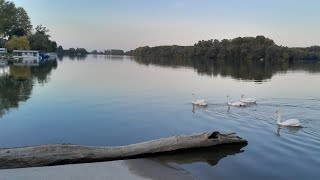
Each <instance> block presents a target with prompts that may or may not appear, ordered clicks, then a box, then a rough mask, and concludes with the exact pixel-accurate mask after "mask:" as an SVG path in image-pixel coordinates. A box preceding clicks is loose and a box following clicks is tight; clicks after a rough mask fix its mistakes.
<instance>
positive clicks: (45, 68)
mask: <svg viewBox="0 0 320 180" xmlns="http://www.w3.org/2000/svg"><path fill="white" fill-rule="evenodd" d="M56 68H57V61H48V62H46V63H44V64H42V65H40V66H38V67H26V66H10V67H9V70H8V72H7V73H2V74H0V117H2V116H3V115H4V114H5V113H6V112H7V111H9V110H10V109H12V108H18V107H19V103H20V102H26V101H27V100H28V99H29V98H30V96H31V94H32V89H33V85H34V84H35V83H41V84H44V83H47V82H48V79H49V76H50V74H51V71H52V70H53V69H56Z"/></svg>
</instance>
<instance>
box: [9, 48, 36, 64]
mask: <svg viewBox="0 0 320 180" xmlns="http://www.w3.org/2000/svg"><path fill="white" fill-rule="evenodd" d="M12 56H13V59H14V60H13V65H22V66H23V65H29V66H38V65H39V63H40V61H41V60H42V58H41V56H40V55H39V52H38V51H30V50H14V51H13V52H12Z"/></svg>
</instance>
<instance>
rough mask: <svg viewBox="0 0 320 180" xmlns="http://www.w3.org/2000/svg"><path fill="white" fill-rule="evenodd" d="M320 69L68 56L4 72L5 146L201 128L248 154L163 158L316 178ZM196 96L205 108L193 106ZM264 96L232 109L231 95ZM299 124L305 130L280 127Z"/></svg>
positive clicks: (0, 94) (201, 171) (124, 138)
mask: <svg viewBox="0 0 320 180" xmlns="http://www.w3.org/2000/svg"><path fill="white" fill-rule="evenodd" d="M319 92H320V63H318V62H309V63H307V62H297V63H287V62H281V63H278V64H272V63H266V62H260V63H259V62H255V63H248V62H247V63H245V62H242V63H239V64H228V63H227V62H208V61H204V60H201V59H199V60H196V59H165V58H164V59H157V58H147V59H140V58H132V57H116V56H114V57H110V56H91V55H89V56H86V57H73V58H72V57H63V58H62V59H59V60H58V61H52V62H49V63H46V64H44V65H41V66H39V67H15V66H7V67H0V98H1V100H0V147H1V148H5V147H17V146H26V145H36V144H54V143H72V144H82V145H93V146H116V145H126V144H131V143H137V142H142V141H146V140H151V139H155V138H160V137H167V136H171V135H177V134H185V133H195V132H204V131H215V130H219V131H228V132H236V133H237V134H238V135H239V136H241V137H243V138H245V139H247V140H248V142H249V144H248V145H247V146H245V147H237V146H236V147H223V148H222V149H221V148H220V149H219V148H218V149H211V150H208V151H199V152H195V153H194V152H193V153H192V152H190V153H186V154H182V155H181V154H180V155H171V156H162V157H158V158H157V159H158V160H159V161H162V162H165V163H168V164H174V165H177V166H179V167H181V168H183V169H185V170H186V171H188V172H190V173H191V174H192V175H193V176H194V177H196V178H198V179H213V177H214V178H217V179H235V178H236V179H238V178H239V177H241V178H242V179H253V178H258V177H259V178H261V177H262V178H266V179H270V178H273V179H289V178H290V179H302V178H304V179H315V178H316V177H319V176H320V174H319V168H320V158H319V157H320V119H319V117H320V93H319ZM192 93H196V94H197V95H198V97H200V96H201V97H202V98H205V99H206V100H207V101H208V103H209V106H208V107H207V108H193V106H192V105H191V100H192V96H191V94H192ZM241 94H245V95H247V96H248V97H254V98H257V99H258V103H257V105H253V106H250V107H246V108H231V109H230V110H229V111H228V107H227V105H226V102H227V101H228V99H227V98H226V96H227V95H230V96H231V97H232V99H235V100H237V99H239V98H240V96H241ZM277 109H280V110H281V112H282V117H283V119H288V118H298V119H300V120H301V122H302V123H303V128H279V127H278V126H277V125H276V115H275V111H276V110H277Z"/></svg>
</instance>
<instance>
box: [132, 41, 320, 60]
mask: <svg viewBox="0 0 320 180" xmlns="http://www.w3.org/2000/svg"><path fill="white" fill-rule="evenodd" d="M126 55H131V56H138V57H150V56H152V57H184V58H195V57H197V58H200V57H201V58H202V57H204V58H206V59H218V60H229V61H239V60H243V61H256V60H259V61H265V60H266V61H278V60H281V61H294V60H320V46H312V47H307V48H289V47H284V46H279V45H276V44H275V43H274V41H273V40H271V39H269V38H266V37H264V36H257V37H238V38H235V39H230V40H229V39H223V40H221V41H219V40H217V39H215V40H213V39H211V40H207V41H205V40H202V41H199V42H197V43H195V44H194V45H193V46H177V45H173V46H157V47H149V46H145V47H139V48H137V49H135V50H131V51H129V52H127V53H126Z"/></svg>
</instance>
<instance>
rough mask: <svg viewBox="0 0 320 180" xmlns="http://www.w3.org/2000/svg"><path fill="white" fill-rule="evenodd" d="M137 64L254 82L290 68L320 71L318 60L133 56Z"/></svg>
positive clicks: (313, 71) (312, 71) (311, 71)
mask: <svg viewBox="0 0 320 180" xmlns="http://www.w3.org/2000/svg"><path fill="white" fill-rule="evenodd" d="M134 60H135V61H136V62H137V63H139V64H144V65H156V66H165V67H172V68H179V67H192V68H194V69H195V70H196V71H197V73H198V74H200V75H208V76H218V75H220V76H222V77H232V78H234V79H239V80H240V79H241V80H253V81H256V82H259V81H264V80H267V79H270V78H271V77H272V76H273V75H274V74H276V73H278V72H286V71H291V70H303V71H307V72H310V73H315V72H320V63H319V62H316V61H314V62H310V61H309V62H305V61H297V62H288V61H284V62H282V61H273V62H264V61H254V62H248V61H240V60H239V61H228V60H208V59H205V58H203V59H190V58H142V57H135V58H134Z"/></svg>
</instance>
